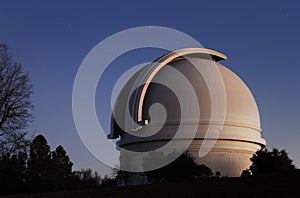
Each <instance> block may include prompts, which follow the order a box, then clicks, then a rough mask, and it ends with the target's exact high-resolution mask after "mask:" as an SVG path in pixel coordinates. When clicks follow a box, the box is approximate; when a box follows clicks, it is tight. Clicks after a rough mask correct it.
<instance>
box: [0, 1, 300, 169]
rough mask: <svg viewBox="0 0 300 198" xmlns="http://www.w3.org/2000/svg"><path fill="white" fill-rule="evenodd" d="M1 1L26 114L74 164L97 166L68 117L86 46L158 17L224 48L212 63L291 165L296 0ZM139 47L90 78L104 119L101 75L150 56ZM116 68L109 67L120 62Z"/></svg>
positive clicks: (295, 123) (295, 153)
mask: <svg viewBox="0 0 300 198" xmlns="http://www.w3.org/2000/svg"><path fill="white" fill-rule="evenodd" d="M126 2H127V3H125V1H120V2H116V1H106V2H104V1H76V3H74V2H73V1H63V2H62V1H51V3H50V1H43V2H42V1H1V4H0V43H7V44H8V45H9V48H10V51H11V53H12V54H13V55H14V57H15V59H16V60H17V62H20V63H22V64H23V65H24V67H25V70H26V71H28V72H29V73H30V78H31V81H32V83H33V84H34V95H33V103H34V105H35V110H34V117H35V121H34V122H33V123H32V125H31V127H30V131H32V132H34V131H35V133H36V134H39V133H42V134H44V135H45V136H46V138H47V139H48V142H49V144H50V145H51V147H52V149H54V148H55V147H56V146H57V145H59V144H62V145H63V146H64V147H65V149H66V150H67V153H68V154H69V155H70V157H71V160H72V161H73V162H74V164H75V169H80V168H88V167H90V168H92V169H94V170H98V171H99V172H100V173H103V174H104V173H105V172H107V171H108V170H109V168H107V167H105V166H104V165H102V164H101V163H100V162H98V161H97V160H96V159H95V158H94V157H93V156H92V155H91V154H89V152H88V151H87V149H86V148H85V147H84V145H83V144H82V142H81V140H80V138H79V136H78V134H77V132H76V128H75V125H74V121H73V117H72V88H73V82H74V78H75V76H76V72H77V69H78V67H79V66H80V64H81V62H82V60H83V59H84V57H85V56H86V55H87V53H88V52H89V51H90V50H91V49H92V48H93V47H94V46H95V45H97V44H98V43H99V42H100V41H101V40H103V39H105V38H106V37H108V36H110V35H112V34H114V33H117V32H119V31H122V30H125V29H127V28H132V27H136V26H149V25H155V26H166V27H170V28H174V29H177V30H179V31H182V32H185V33H186V34H189V35H190V36H192V37H194V38H195V39H197V40H198V41H199V42H200V43H201V44H202V45H203V46H204V47H206V48H210V49H215V50H217V51H220V52H222V53H224V54H226V55H227V56H228V60H226V61H223V62H222V64H224V65H225V66H227V67H228V68H230V69H231V70H233V71H234V72H235V73H237V74H238V75H239V76H240V77H241V78H242V79H243V80H244V81H245V82H246V84H247V85H248V86H249V88H250V90H251V91H252V92H253V95H254V96H255V98H256V101H257V104H258V106H259V109H260V113H261V121H262V128H263V137H264V138H265V139H266V140H267V144H268V147H269V148H272V147H278V148H280V149H282V148H284V149H286V150H287V151H288V152H289V153H290V155H291V157H292V158H293V159H294V161H295V163H296V165H297V166H298V167H299V166H300V153H299V150H300V144H299V140H300V131H299V123H300V105H299V101H300V89H299V88H300V86H299V85H300V78H299V73H300V65H299V63H297V59H295V58H296V57H298V56H299V54H298V53H299V51H300V50H299V46H300V36H299V35H300V25H299V24H300V23H299V21H300V12H299V8H300V3H299V2H297V1H283V0H282V1H251V2H252V3H250V2H247V3H246V2H244V1H243V2H242V1H143V2H142V1H126ZM161 53H162V52H161V51H159V50H151V49H146V50H141V51H137V52H132V53H129V54H127V55H124V56H122V57H120V58H119V59H118V60H116V61H115V62H114V63H113V64H112V69H111V71H108V72H107V77H106V78H104V79H102V81H103V82H104V83H103V84H104V85H101V86H99V87H98V91H97V96H96V99H97V102H98V103H97V107H98V111H99V112H101V113H100V114H101V115H102V116H103V118H102V120H103V122H104V123H106V122H107V123H106V125H105V126H106V127H107V128H106V129H108V128H109V113H103V112H108V108H107V107H109V106H110V104H108V103H109V97H110V96H109V95H108V94H107V91H106V90H109V87H110V86H111V85H112V84H113V82H110V81H109V79H117V77H118V75H120V73H122V71H125V70H126V69H128V68H129V67H130V66H132V65H136V64H139V63H142V62H145V61H152V60H153V59H155V58H156V57H157V56H159V55H162V54H161ZM121 67H122V69H118V68H121Z"/></svg>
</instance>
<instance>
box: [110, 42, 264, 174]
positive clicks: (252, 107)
mask: <svg viewBox="0 0 300 198" xmlns="http://www.w3.org/2000/svg"><path fill="white" fill-rule="evenodd" d="M226 58H227V57H226V56H225V55H223V54H221V53H219V52H216V51H213V50H208V49H203V48H185V49H181V50H178V51H175V52H171V53H168V54H166V55H164V56H162V57H160V58H158V59H157V60H156V61H155V63H152V64H149V65H146V66H145V67H143V68H142V69H140V70H138V71H137V72H136V73H135V74H134V75H133V76H132V77H131V78H130V79H129V80H128V81H127V83H126V85H124V87H123V89H122V91H121V92H120V94H119V97H118V98H117V100H116V103H115V105H114V115H113V116H112V125H111V133H110V134H109V135H108V138H110V139H118V141H117V145H118V147H120V148H124V149H126V150H130V151H134V152H147V151H151V150H155V149H158V148H161V147H163V146H164V145H166V144H167V143H168V142H170V141H173V143H174V142H175V143H174V144H172V147H171V148H172V149H176V147H181V146H182V145H183V144H184V142H189V143H188V145H187V147H186V150H187V151H188V153H190V154H191V155H192V156H193V157H195V160H196V161H197V163H198V164H205V165H206V166H208V167H209V168H210V169H211V170H212V171H213V172H214V173H215V174H216V175H220V176H230V177H236V176H240V175H241V173H242V171H243V170H244V169H246V168H249V166H250V164H251V162H250V158H251V157H252V155H253V154H254V153H255V152H256V151H257V150H259V149H261V148H262V147H265V145H266V142H265V140H264V139H263V138H262V137H261V133H262V130H261V125H260V115H259V110H258V107H257V105H256V102H255V99H254V97H253V95H252V93H251V92H250V90H249V88H248V87H247V85H246V84H245V83H244V82H243V81H242V80H241V79H240V78H239V77H238V76H237V75H236V74H235V73H234V72H232V71H231V70H229V69H228V68H226V67H225V66H223V65H221V64H220V63H219V61H222V60H226ZM181 78H182V79H183V80H180V79H181ZM195 98H196V100H195ZM154 107H155V108H154ZM178 130H180V133H181V135H180V136H178V137H177V136H176V133H177V132H178ZM193 130H194V132H192V131H193ZM153 131H154V132H155V133H154V132H153ZM139 134H143V135H139ZM185 134H186V136H185ZM121 155H122V153H121ZM120 158H122V156H121V157H120ZM120 163H121V165H122V163H124V162H122V161H121V162H120ZM126 163H131V161H130V160H128V159H127V162H126Z"/></svg>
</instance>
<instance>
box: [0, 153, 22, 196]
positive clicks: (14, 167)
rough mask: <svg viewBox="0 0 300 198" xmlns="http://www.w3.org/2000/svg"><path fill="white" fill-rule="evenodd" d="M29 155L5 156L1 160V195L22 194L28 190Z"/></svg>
mask: <svg viewBox="0 0 300 198" xmlns="http://www.w3.org/2000/svg"><path fill="white" fill-rule="evenodd" d="M26 160H27V154H26V153H22V152H19V153H18V154H13V155H11V154H8V153H6V154H3V155H2V157H1V159H0V186H1V188H0V189H1V191H0V193H2V194H3V193H9V192H15V193H17V192H21V191H24V190H26Z"/></svg>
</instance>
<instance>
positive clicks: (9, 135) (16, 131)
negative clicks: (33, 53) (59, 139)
mask: <svg viewBox="0 0 300 198" xmlns="http://www.w3.org/2000/svg"><path fill="white" fill-rule="evenodd" d="M31 95H32V84H31V83H30V81H29V77H28V74H27V73H24V72H23V67H22V65H21V64H18V63H16V62H14V60H13V57H12V56H11V55H10V54H9V53H8V48H7V45H5V44H0V154H3V153H5V152H10V153H13V152H15V151H18V150H20V149H22V148H24V146H25V145H26V144H27V143H28V142H27V141H26V131H25V129H26V127H27V126H28V124H29V123H30V122H31V121H32V108H33V105H32V103H31V100H30V96H31Z"/></svg>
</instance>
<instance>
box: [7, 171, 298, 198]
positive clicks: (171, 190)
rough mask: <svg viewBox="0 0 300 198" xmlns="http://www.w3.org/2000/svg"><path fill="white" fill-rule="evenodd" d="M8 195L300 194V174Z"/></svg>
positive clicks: (275, 195) (34, 197) (184, 195)
mask: <svg viewBox="0 0 300 198" xmlns="http://www.w3.org/2000/svg"><path fill="white" fill-rule="evenodd" d="M7 197H20V198H23V197H32V198H37V197H46V198H47V197H74V198H76V197H78V198H81V197H130V198H133V197H142V198H148V197H149V198H155V197H168V198H170V197H210V198H215V197H222V198H223V197H224V198H226V197H228V198H229V197H230V198H234V197H243V198H247V197H272V198H274V197H275V198H276V197H280V198H283V197H284V198H286V197H287V198H288V197H300V175H290V176H282V175H277V176H274V175H273V176H264V177H250V178H210V179H207V180H204V181H199V182H197V183H168V184H152V185H143V186H128V187H102V188H97V189H91V190H80V191H67V192H53V193H41V194H26V195H13V196H7Z"/></svg>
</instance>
